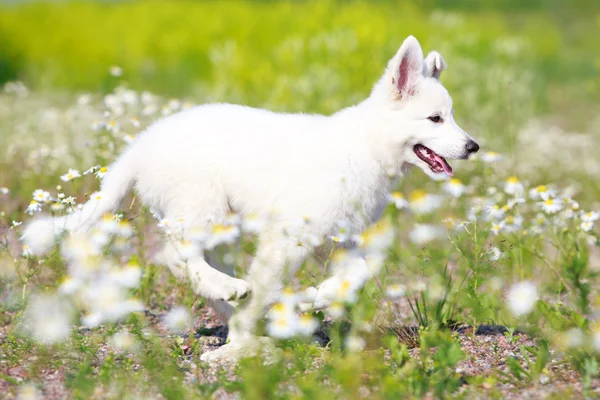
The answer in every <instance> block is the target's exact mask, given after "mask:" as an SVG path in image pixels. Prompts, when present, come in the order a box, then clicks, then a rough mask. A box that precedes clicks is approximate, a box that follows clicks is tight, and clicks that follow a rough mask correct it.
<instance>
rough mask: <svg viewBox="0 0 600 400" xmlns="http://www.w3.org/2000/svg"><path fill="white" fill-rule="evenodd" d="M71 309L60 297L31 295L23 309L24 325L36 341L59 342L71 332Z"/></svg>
mask: <svg viewBox="0 0 600 400" xmlns="http://www.w3.org/2000/svg"><path fill="white" fill-rule="evenodd" d="M71 311H72V310H71V307H70V306H69V304H68V303H67V302H66V301H64V300H63V299H61V298H60V297H57V296H52V295H37V296H33V297H31V298H30V299H29V303H28V304H27V308H26V309H25V313H24V318H25V327H26V329H27V331H28V332H29V333H30V334H31V335H32V336H33V338H34V339H35V340H36V341H38V342H41V343H45V344H51V343H56V342H59V341H61V340H63V339H65V338H66V337H67V336H69V334H70V333H71V322H72V318H71V317H72V313H71Z"/></svg>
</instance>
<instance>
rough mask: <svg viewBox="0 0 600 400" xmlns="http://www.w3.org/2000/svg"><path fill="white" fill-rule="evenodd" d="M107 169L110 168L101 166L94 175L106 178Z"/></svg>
mask: <svg viewBox="0 0 600 400" xmlns="http://www.w3.org/2000/svg"><path fill="white" fill-rule="evenodd" d="M107 171H108V168H106V167H100V168H99V169H98V171H97V172H96V173H95V174H94V175H95V176H96V178H98V179H102V178H104V175H106V172H107Z"/></svg>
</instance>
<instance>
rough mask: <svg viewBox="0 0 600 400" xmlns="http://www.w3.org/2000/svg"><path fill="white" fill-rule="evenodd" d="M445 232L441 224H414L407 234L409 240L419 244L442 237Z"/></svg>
mask: <svg viewBox="0 0 600 400" xmlns="http://www.w3.org/2000/svg"><path fill="white" fill-rule="evenodd" d="M445 233H446V231H445V229H444V228H442V227H441V226H437V225H429V224H416V225H415V227H414V228H413V230H412V231H411V232H410V235H409V236H410V240H411V242H413V243H415V244H417V245H419V246H420V245H423V244H425V243H429V242H431V241H433V240H436V239H441V238H443V237H444V235H445Z"/></svg>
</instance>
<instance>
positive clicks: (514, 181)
mask: <svg viewBox="0 0 600 400" xmlns="http://www.w3.org/2000/svg"><path fill="white" fill-rule="evenodd" d="M506 182H508V183H519V180H518V179H517V177H516V176H511V177H510V178H508V179H507V180H506Z"/></svg>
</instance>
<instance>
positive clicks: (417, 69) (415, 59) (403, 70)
mask: <svg viewBox="0 0 600 400" xmlns="http://www.w3.org/2000/svg"><path fill="white" fill-rule="evenodd" d="M388 68H389V69H390V70H391V73H392V84H393V85H394V86H395V87H396V90H397V91H398V94H399V95H400V98H404V97H406V96H410V95H411V94H412V93H414V89H415V86H416V85H417V83H418V82H419V80H420V79H421V78H423V50H421V45H420V44H419V42H418V40H417V39H416V38H415V37H414V36H409V37H407V38H406V40H404V43H402V46H400V50H398V53H396V55H395V56H394V58H392V59H391V60H390V63H389V65H388Z"/></svg>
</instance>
